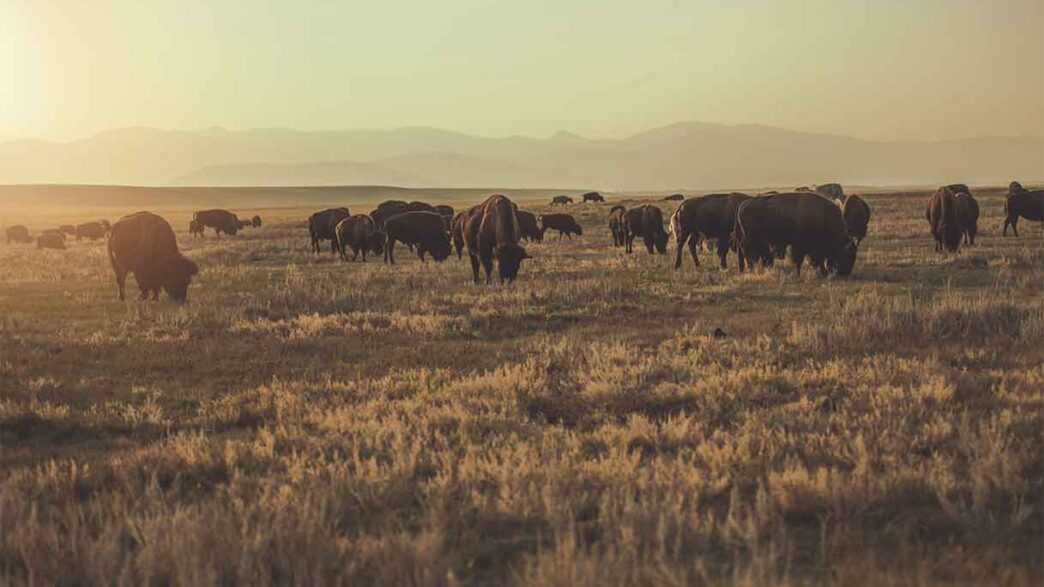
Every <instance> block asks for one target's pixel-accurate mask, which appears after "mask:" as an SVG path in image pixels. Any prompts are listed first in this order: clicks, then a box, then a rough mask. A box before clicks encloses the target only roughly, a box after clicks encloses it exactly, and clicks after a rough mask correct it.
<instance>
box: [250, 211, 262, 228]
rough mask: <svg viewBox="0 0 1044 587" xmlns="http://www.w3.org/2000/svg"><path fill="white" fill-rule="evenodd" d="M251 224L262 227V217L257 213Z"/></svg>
mask: <svg viewBox="0 0 1044 587" xmlns="http://www.w3.org/2000/svg"><path fill="white" fill-rule="evenodd" d="M250 226H253V227H254V228H261V217H260V216H258V215H257V214H255V215H254V217H253V218H251V219H250Z"/></svg>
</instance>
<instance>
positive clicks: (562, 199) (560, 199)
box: [551, 196, 573, 206]
mask: <svg viewBox="0 0 1044 587" xmlns="http://www.w3.org/2000/svg"><path fill="white" fill-rule="evenodd" d="M572 203H573V198H570V197H569V196H555V197H553V198H551V205H552V206H559V205H565V204H572Z"/></svg>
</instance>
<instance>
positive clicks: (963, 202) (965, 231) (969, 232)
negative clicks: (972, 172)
mask: <svg viewBox="0 0 1044 587" xmlns="http://www.w3.org/2000/svg"><path fill="white" fill-rule="evenodd" d="M951 191H952V190H951ZM954 197H955V198H956V199H957V222H958V223H959V224H960V226H961V234H962V235H964V244H966V245H974V244H975V234H976V233H977V232H979V203H978V202H976V201H975V198H974V197H973V196H972V195H971V194H969V193H968V192H959V193H957V194H956V195H955V196H954Z"/></svg>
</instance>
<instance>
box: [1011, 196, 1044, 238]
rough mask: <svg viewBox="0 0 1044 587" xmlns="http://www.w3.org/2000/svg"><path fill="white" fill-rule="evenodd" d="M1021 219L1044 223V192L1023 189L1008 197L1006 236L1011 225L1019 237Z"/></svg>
mask: <svg viewBox="0 0 1044 587" xmlns="http://www.w3.org/2000/svg"><path fill="white" fill-rule="evenodd" d="M1020 187H1021V186H1020ZM1019 218H1025V219H1026V220H1035V221H1044V190H1032V191H1030V190H1026V189H1023V190H1022V191H1021V192H1015V193H1012V194H1010V195H1009V196H1008V199H1006V200H1005V201H1004V232H1003V235H1004V236H1008V226H1009V225H1010V226H1011V230H1012V232H1014V233H1015V236H1019Z"/></svg>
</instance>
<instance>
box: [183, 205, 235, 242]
mask: <svg viewBox="0 0 1044 587" xmlns="http://www.w3.org/2000/svg"><path fill="white" fill-rule="evenodd" d="M192 220H194V221H195V222H196V223H197V224H198V225H199V226H200V228H199V234H200V236H202V235H203V230H204V229H207V228H213V229H214V234H215V235H216V236H217V237H218V238H221V233H225V234H227V235H229V236H235V235H236V233H238V232H239V230H240V229H241V228H243V224H242V223H241V222H240V220H239V217H238V216H236V215H235V214H233V213H231V212H229V211H228V210H200V211H198V212H196V213H195V214H193V215H192Z"/></svg>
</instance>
